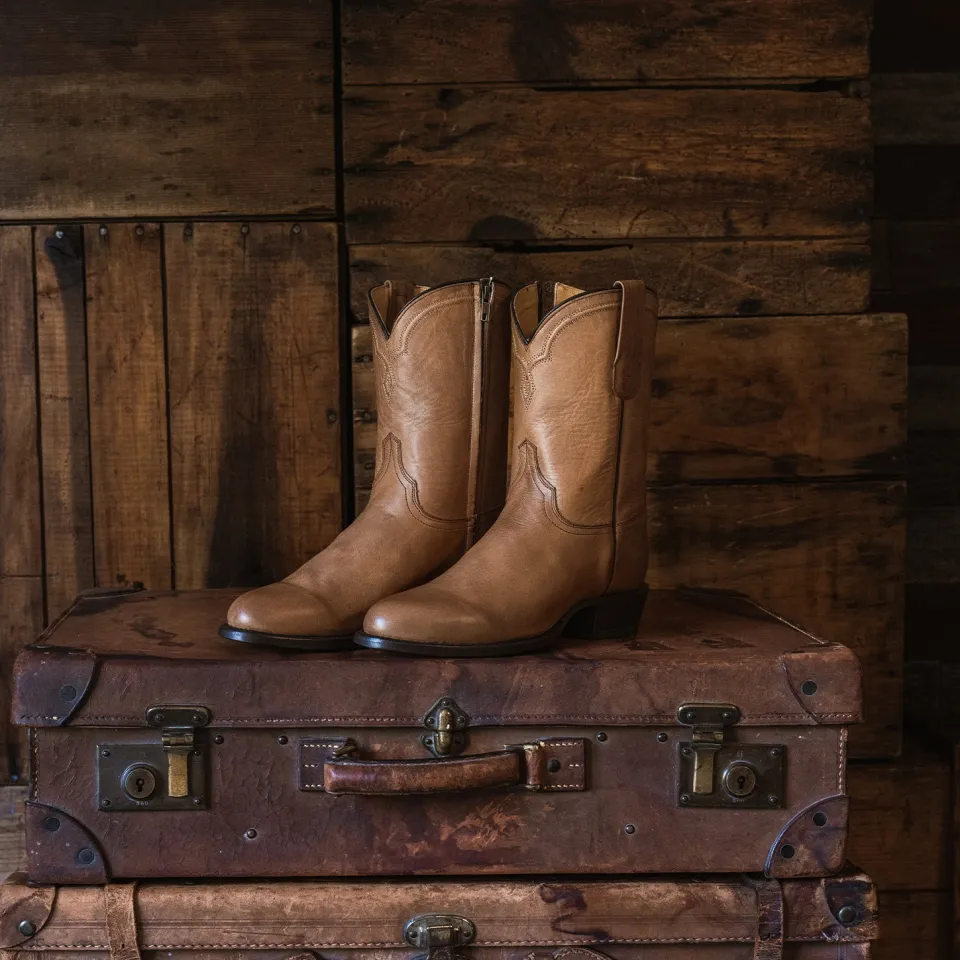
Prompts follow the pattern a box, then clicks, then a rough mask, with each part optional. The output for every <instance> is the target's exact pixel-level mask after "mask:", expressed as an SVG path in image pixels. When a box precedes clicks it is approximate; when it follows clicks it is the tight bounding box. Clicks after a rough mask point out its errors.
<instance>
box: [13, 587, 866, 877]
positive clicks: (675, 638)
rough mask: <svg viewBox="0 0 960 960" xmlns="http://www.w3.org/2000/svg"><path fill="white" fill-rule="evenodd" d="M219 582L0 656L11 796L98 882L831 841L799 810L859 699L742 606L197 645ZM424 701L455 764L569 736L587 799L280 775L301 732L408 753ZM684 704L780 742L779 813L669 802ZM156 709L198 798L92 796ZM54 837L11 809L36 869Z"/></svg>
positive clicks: (780, 629)
mask: <svg viewBox="0 0 960 960" xmlns="http://www.w3.org/2000/svg"><path fill="white" fill-rule="evenodd" d="M223 596H224V594H223V593H222V592H218V591H213V592H206V591H199V592H196V593H192V592H191V593H184V594H180V595H171V594H159V595H151V594H149V593H147V592H141V593H137V594H132V595H129V596H127V597H126V598H114V601H113V602H112V604H111V605H105V601H102V600H101V601H98V605H97V606H96V608H95V609H94V610H93V611H91V612H84V611H85V609H86V607H85V604H84V603H81V604H80V605H79V606H78V607H77V608H75V611H74V613H72V614H71V615H70V616H68V617H66V618H65V619H64V620H63V621H62V622H61V624H60V625H59V627H58V628H57V629H56V630H54V631H53V632H52V633H51V634H50V635H49V636H48V637H47V638H46V641H45V643H44V645H42V646H39V647H34V648H32V649H29V650H27V651H25V652H24V653H23V654H22V655H21V657H20V658H19V660H18V664H17V671H16V677H17V687H16V690H17V693H16V715H17V719H18V721H19V722H21V723H24V722H25V723H28V724H31V725H33V726H34V728H35V729H34V732H33V739H34V750H33V754H32V764H31V768H32V777H33V789H34V799H35V801H37V802H39V803H40V804H44V805H48V806H49V807H52V808H55V809H57V810H59V811H61V812H62V813H63V814H65V815H66V816H68V817H70V818H71V821H72V822H73V823H75V824H76V827H77V829H78V830H80V831H81V832H82V834H83V835H85V836H88V837H89V838H92V840H94V841H96V843H97V844H98V845H99V847H100V849H101V850H102V854H103V857H104V858H105V861H106V864H107V865H109V870H110V875H112V876H113V877H118V878H122V877H144V876H156V877H163V876H166V877H178V876H180V877H209V876H211V875H214V876H217V875H219V876H224V877H226V876H232V877H250V876H278V875H287V876H316V875H325V876H338V875H339V876H385V875H398V874H407V873H409V872H411V871H416V872H419V873H424V874H445V873H446V874H460V875H467V874H487V875H489V874H498V873H499V874H502V873H504V872H510V873H517V874H530V873H538V872H539V873H543V872H556V871H562V872H575V871H583V870H584V869H585V867H586V866H589V868H590V869H591V870H594V871H596V872H597V873H604V872H607V873H619V872H656V871H666V872H678V871H685V870H691V871H692V870H696V871H700V870H707V871H709V870H719V871H727V870H752V871H758V872H759V871H762V870H764V867H765V865H766V861H767V857H768V854H769V852H770V850H771V848H772V847H773V845H774V843H775V841H777V839H778V838H779V837H780V836H781V834H782V833H783V831H784V830H785V829H786V828H787V826H788V825H789V824H794V827H793V828H791V829H794V832H795V833H796V834H797V836H798V837H799V838H800V839H799V840H798V841H797V849H796V851H795V857H794V858H793V860H792V861H791V863H792V864H799V865H805V864H808V863H812V864H814V865H820V866H815V869H816V870H820V869H821V868H823V867H824V866H825V865H826V866H829V865H831V864H833V863H834V862H835V859H836V857H837V855H838V854H837V851H838V850H839V849H840V847H839V846H838V844H841V843H842V838H843V836H844V835H845V830H844V829H843V827H842V826H840V821H838V819H837V818H836V817H834V816H833V815H832V814H831V816H830V817H828V819H827V821H826V823H825V824H824V826H823V827H822V828H820V827H817V826H816V824H815V823H813V822H812V820H810V816H811V814H812V812H813V811H815V810H817V809H818V805H822V804H824V803H825V802H826V801H829V800H830V798H833V797H841V798H842V797H843V795H844V794H845V785H844V765H845V744H846V731H845V725H846V724H847V723H849V722H852V721H854V720H856V719H857V718H858V716H859V710H860V700H859V673H858V666H857V663H856V660H855V658H854V657H853V655H852V654H851V653H850V651H849V650H847V649H846V648H844V647H841V646H838V645H835V644H831V643H826V642H823V641H818V640H815V639H814V638H811V637H810V636H809V635H807V634H805V633H803V632H801V631H800V630H797V629H795V628H792V627H790V626H788V625H786V624H784V623H781V622H779V621H777V620H776V619H775V618H774V617H771V616H769V615H767V614H764V613H763V612H762V611H756V613H757V615H751V611H755V608H752V607H749V606H746V607H744V605H743V603H742V601H741V602H739V603H738V604H729V603H726V602H724V603H722V604H721V605H720V608H718V607H717V606H716V605H715V604H713V603H712V602H711V600H712V599H716V598H712V597H711V596H710V595H707V596H701V595H691V594H689V593H684V592H680V591H663V592H659V591H655V592H653V593H652V594H651V597H650V600H649V601H648V611H647V616H646V617H645V619H644V623H643V624H642V625H641V628H640V631H639V633H638V635H637V636H636V637H628V638H624V639H622V640H618V641H604V642H596V643H569V644H568V643H564V644H561V645H560V646H559V647H558V648H556V649H554V650H551V651H549V652H545V653H542V654H539V655H531V656H522V657H513V658H492V659H472V658H467V659H464V660H460V661H456V662H454V661H449V660H446V661H445V660H433V659H422V658H413V657H384V656H382V655H379V654H377V653H376V652H373V651H361V650H359V649H358V650H357V651H355V652H347V653H341V654H320V655H306V654H284V653H281V652H279V651H272V650H264V651H258V650H254V649H253V648H251V647H249V646H247V645H245V644H238V643H233V642H230V641H226V640H222V639H220V638H219V637H218V636H217V635H216V629H217V626H218V624H219V611H220V609H222V606H221V604H222V600H223ZM69 649H82V650H86V651H89V653H90V655H91V656H94V657H95V658H96V664H97V669H96V675H95V681H94V682H93V683H92V684H91V687H90V689H89V691H88V693H87V696H86V699H85V701H84V703H83V704H82V705H81V707H80V708H79V709H78V710H77V711H76V713H75V714H74V715H73V716H72V717H71V719H70V721H69V723H68V724H66V725H64V726H60V725H58V723H57V722H55V721H50V720H49V719H47V718H48V717H49V710H48V705H47V704H46V702H44V700H43V697H48V696H49V695H50V694H49V690H50V687H49V685H48V686H47V687H44V685H43V684H42V683H40V684H35V683H34V682H33V679H34V678H35V677H38V676H42V675H43V673H44V671H45V670H47V669H48V668H49V664H50V663H51V662H53V661H52V659H51V658H50V656H49V654H50V651H51V650H58V651H61V652H63V651H64V650H69ZM796 664H799V666H796ZM801 678H803V679H801ZM804 680H813V681H815V683H816V687H817V689H816V691H815V692H814V693H812V694H809V695H807V694H803V693H802V687H803V683H804ZM798 685H799V687H800V688H801V691H800V692H798V689H797V688H798ZM38 690H39V691H41V693H40V694H38V693H37V691H38ZM44 691H46V692H44ZM442 697H450V698H452V699H453V700H455V701H456V704H457V706H458V707H459V709H460V710H462V711H463V713H464V714H466V716H467V718H468V723H467V726H466V727H465V729H464V731H463V732H464V734H465V742H464V744H463V747H462V750H461V752H460V755H461V756H465V757H470V756H476V755H478V754H485V753H497V752H501V751H503V750H505V749H511V750H513V749H516V748H517V746H518V745H521V744H527V743H534V742H537V741H540V740H554V741H557V740H560V741H563V740H570V741H581V742H583V743H584V744H585V749H584V751H583V757H582V758H577V757H574V756H572V755H570V756H560V755H559V754H558V755H557V759H559V760H561V762H562V764H565V765H562V766H561V767H560V768H559V769H558V770H557V772H556V774H555V776H557V777H560V776H561V775H562V774H566V773H567V772H568V766H569V768H570V770H574V769H576V770H578V771H579V770H580V768H574V767H573V766H572V764H577V763H581V762H582V763H583V768H582V773H583V774H584V778H585V779H584V782H585V787H586V789H582V790H570V791H559V790H558V791H551V790H547V789H541V790H528V789H525V788H524V787H523V786H518V787H506V788H503V789H500V788H494V789H487V790H476V791H460V792H456V793H450V794H422V795H416V796H407V797H396V796H394V797H380V796H350V795H343V796H336V797H334V796H330V795H328V794H326V793H324V792H309V791H304V790H302V789H301V787H300V783H301V755H302V750H301V742H302V741H304V742H306V741H316V740H317V739H318V738H323V739H324V741H327V740H329V741H341V742H342V741H346V740H352V741H353V742H354V743H355V744H356V753H354V754H351V756H352V757H354V758H355V759H359V760H362V761H379V760H386V761H406V760H422V759H429V757H430V754H429V753H428V751H427V750H426V748H425V747H424V746H423V744H422V743H421V736H422V735H424V734H425V733H427V732H428V728H427V727H426V726H425V722H424V717H425V715H426V714H427V713H428V712H429V711H430V710H431V709H432V708H433V706H434V705H435V704H436V703H437V702H438V700H439V699H440V698H442ZM703 701H707V702H721V703H725V702H733V703H734V704H736V705H737V706H738V707H739V708H740V711H741V713H742V720H741V721H740V723H738V724H737V725H736V726H735V727H733V728H731V730H730V732H729V734H728V736H729V738H730V739H731V741H732V742H734V743H742V744H761V745H768V744H769V745H774V744H775V745H778V746H782V747H783V748H784V750H785V751H786V763H785V774H786V782H785V790H784V792H783V806H782V808H780V809H765V808H764V809H758V810H744V809H737V810H710V809H705V810H698V809H684V808H681V807H680V806H679V805H678V802H677V777H678V772H679V763H680V761H679V756H678V751H679V745H680V743H681V742H684V741H688V740H689V739H690V729H689V728H688V727H685V726H683V725H682V724H680V723H679V721H678V719H677V710H678V708H679V707H680V706H681V704H684V703H688V702H703ZM164 703H167V704H172V703H178V704H182V705H188V706H189V705H195V706H204V707H207V708H209V710H210V711H211V721H210V724H209V726H208V727H205V728H204V729H202V730H201V731H199V732H198V734H197V742H198V748H199V749H201V750H203V752H204V756H205V758H206V759H205V763H206V764H207V774H208V782H209V798H208V799H209V809H198V810H195V811H194V810H190V811H185V812H172V813H164V812H160V811H151V812H142V813H141V812H136V813H127V812H122V813H115V812H111V811H108V810H102V809H99V808H98V797H97V758H98V752H99V750H100V749H102V748H103V747H104V746H108V745H109V744H112V743H123V742H134V743H138V744H142V743H159V741H160V732H159V731H158V730H156V729H153V728H150V727H148V726H147V724H146V721H145V712H146V710H147V708H148V707H151V706H154V705H158V704H159V705H162V704H164ZM658 735H662V736H663V737H664V739H663V740H662V741H661V740H660V739H658ZM218 738H220V739H221V740H222V742H219V743H218V742H217V740H218ZM529 770H530V768H529V767H528V773H529ZM542 776H543V777H544V778H546V780H545V782H549V776H552V775H551V774H549V771H548V772H547V773H546V774H542ZM562 782H563V783H567V782H571V781H568V780H567V779H564V780H563V781H562ZM801 815H803V816H806V818H807V820H810V822H809V823H808V822H807V820H804V819H803V816H801ZM798 817H799V818H800V819H799V820H798ZM797 824H801V826H802V829H800V828H797V827H796V825H797ZM627 825H631V826H632V827H633V828H634V829H633V832H627V831H626V827H627ZM248 830H254V831H256V836H255V839H252V840H251V839H248V838H247V837H246V833H247V831H248ZM65 836H66V834H61V833H59V832H57V833H50V832H49V831H44V830H43V828H42V818H40V819H38V820H37V821H36V822H34V820H32V819H31V817H30V816H29V815H28V837H29V846H28V849H29V850H30V856H31V873H32V875H33V876H34V877H35V878H36V879H38V880H58V881H66V882H88V881H87V880H85V879H84V877H81V876H79V875H78V874H77V872H76V869H75V867H74V866H73V864H74V860H72V859H71V856H72V854H71V850H70V848H68V846H66V845H65V843H64V841H63V839H62V838H63V837H65ZM171 836H176V837H177V838H178V841H177V842H176V843H171V842H170V841H169V838H170V837H171ZM145 851H146V853H147V854H148V855H145V853H144V852H145Z"/></svg>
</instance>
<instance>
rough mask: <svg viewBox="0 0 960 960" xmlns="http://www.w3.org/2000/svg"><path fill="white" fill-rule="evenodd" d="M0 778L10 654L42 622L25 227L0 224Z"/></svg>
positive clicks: (12, 733)
mask: <svg viewBox="0 0 960 960" xmlns="http://www.w3.org/2000/svg"><path fill="white" fill-rule="evenodd" d="M0 291H2V295H0V690H2V692H3V695H2V699H0V749H3V750H4V751H5V755H4V757H2V758H0V782H2V783H10V782H16V781H17V780H18V779H19V777H20V773H21V768H20V762H21V761H25V759H26V755H25V752H23V751H22V750H20V749H19V745H20V744H21V743H22V738H21V737H20V735H19V733H18V732H17V731H16V729H14V728H11V726H10V722H9V714H10V709H9V689H10V679H11V674H12V670H11V668H12V666H13V659H14V657H15V656H16V654H17V651H18V650H19V649H20V647H22V646H23V645H24V644H25V643H28V642H30V641H31V640H33V639H35V637H36V635H37V633H38V632H39V631H40V629H41V628H42V626H43V546H42V541H41V522H40V518H41V512H42V501H41V490H40V462H39V451H38V446H37V379H36V361H37V357H36V323H35V315H34V288H33V231H32V229H31V228H30V227H0Z"/></svg>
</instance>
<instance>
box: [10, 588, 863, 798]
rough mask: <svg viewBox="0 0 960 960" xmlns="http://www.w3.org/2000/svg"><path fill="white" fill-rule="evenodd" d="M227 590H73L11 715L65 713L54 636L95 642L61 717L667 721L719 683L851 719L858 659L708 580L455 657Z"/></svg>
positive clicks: (388, 723)
mask: <svg viewBox="0 0 960 960" xmlns="http://www.w3.org/2000/svg"><path fill="white" fill-rule="evenodd" d="M234 595H235V592H234V593H233V594H231V592H230V591H224V590H197V591H181V592H161V593H151V592H149V591H142V592H139V593H132V594H128V595H125V596H124V595H121V596H115V597H112V598H110V600H109V601H108V600H103V599H101V600H99V601H97V602H96V603H93V602H89V601H86V600H81V601H79V602H78V603H77V604H75V606H74V607H73V609H72V611H71V612H70V614H69V615H68V616H66V617H64V618H63V619H62V620H61V622H60V623H59V625H58V626H57V627H56V629H54V630H53V631H52V632H51V633H50V634H49V635H48V636H47V637H46V638H45V640H44V642H43V644H42V645H37V646H33V647H30V648H28V649H27V650H25V651H24V652H23V653H21V654H20V656H19V658H18V660H17V663H16V668H15V684H14V704H13V712H14V717H15V721H16V722H17V723H20V724H26V725H28V726H35V727H47V726H56V725H58V724H60V723H61V722H62V719H61V714H62V708H61V706H60V704H61V703H62V702H63V701H62V700H61V699H60V694H59V690H58V687H57V683H56V682H53V683H51V682H49V680H48V679H47V677H48V676H49V675H51V674H54V675H56V676H57V677H58V678H59V670H60V667H59V664H60V663H61V662H62V661H63V657H62V656H60V655H59V654H58V652H59V653H62V652H63V651H65V650H78V651H82V652H83V657H88V656H93V657H95V658H96V669H97V672H96V680H95V682H94V683H93V684H91V686H90V689H89V690H88V691H87V694H86V698H85V700H84V701H83V703H82V704H81V705H80V706H79V707H78V709H77V710H76V711H75V712H74V713H73V715H72V716H71V718H70V721H69V723H70V726H72V727H76V726H98V727H112V726H134V727H142V726H144V725H145V720H144V713H145V711H146V709H147V707H149V706H152V705H153V704H155V703H162V702H164V701H165V700H166V701H168V702H169V698H170V697H175V698H176V699H177V700H179V701H180V702H183V703H187V704H197V705H203V706H207V707H209V708H210V710H211V712H212V715H213V723H214V725H215V726H217V727H219V728H223V727H250V726H253V727H257V726H262V727H265V728H272V727H276V726H282V725H290V726H296V727H300V726H308V727H309V726H321V727H331V726H335V725H337V724H341V725H342V724H347V725H349V724H359V725H362V726H376V727H404V726H408V727H409V726H415V727H419V726H420V725H421V722H422V718H423V715H424V714H425V713H426V711H427V710H429V709H430V708H431V707H432V706H433V704H434V703H435V702H436V701H437V699H438V698H439V697H441V696H444V695H449V696H452V697H454V698H455V699H456V700H457V701H458V703H459V704H460V706H461V708H462V709H463V710H465V711H466V712H467V714H468V715H469V717H470V722H471V726H475V725H478V724H501V723H505V724H512V725H520V726H527V725H529V726H538V725H540V726H543V725H550V724H563V723H573V724H616V725H635V724H675V723H676V710H677V707H678V706H679V705H680V704H681V703H683V702H687V701H697V700H706V701H716V702H727V701H729V700H731V699H732V700H733V701H734V702H735V703H736V704H737V706H739V707H740V710H741V713H742V714H743V724H745V725H751V726H757V725H759V726H779V725H783V724H802V725H811V726H812V725H816V724H846V723H852V722H856V721H858V720H859V719H860V710H861V704H860V668H859V664H858V663H857V660H856V657H855V656H854V655H853V654H852V653H851V652H850V650H848V649H847V648H846V647H843V646H840V645H838V644H833V643H829V642H826V641H822V640H817V639H815V638H812V637H810V636H809V635H808V634H805V633H803V632H801V631H800V630H797V629H794V628H792V627H790V626H788V625H786V624H784V623H780V622H778V621H777V620H776V619H775V618H773V617H770V616H768V615H766V614H764V613H763V612H762V611H759V610H757V608H755V607H751V606H750V605H749V604H745V603H744V602H743V601H742V600H741V601H738V602H737V603H736V604H731V603H729V602H728V600H729V598H726V597H722V596H721V597H717V596H715V595H714V594H711V593H706V594H705V595H702V596H701V595H699V594H697V593H695V592H684V591H652V592H651V593H650V596H649V598H648V600H647V605H646V611H645V614H644V619H643V622H642V623H641V625H640V629H639V632H638V633H637V634H636V636H633V637H624V638H623V639H620V640H605V641H595V642H580V641H569V640H568V641H563V642H562V643H561V644H559V645H558V646H557V647H556V648H555V649H552V650H550V651H546V652H543V653H540V654H535V655H529V656H521V657H513V658H510V659H509V660H502V659H496V658H495V659H486V660H484V659H469V658H468V659H465V660H461V661H460V662H458V663H452V662H449V661H444V660H434V659H421V658H412V657H398V656H393V657H384V656H383V655H382V654H380V653H377V652H375V651H368V650H360V649H357V650H354V651H350V652H344V653H332V654H294V653H288V652H283V651H279V650H273V649H269V648H254V647H252V646H250V645H248V644H242V643H234V642H232V641H229V640H224V639H222V638H221V637H219V636H218V635H217V629H218V627H219V625H220V622H221V617H222V611H223V608H224V604H226V603H228V602H229V598H230V597H231V596H234ZM55 654H56V655H55ZM81 659H82V658H81ZM806 680H813V681H814V682H815V683H816V685H817V689H816V692H815V693H814V694H812V695H805V694H803V693H802V692H800V687H801V686H802V684H803V682H804V681H806ZM551 735H552V734H551ZM528 739H530V738H529V737H527V736H523V737H521V738H520V741H518V742H523V741H526V740H528ZM824 764H825V765H829V761H828V760H827V759H826V758H825V759H824ZM840 792H842V791H840Z"/></svg>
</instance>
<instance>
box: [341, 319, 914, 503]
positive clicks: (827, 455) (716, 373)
mask: <svg viewBox="0 0 960 960" xmlns="http://www.w3.org/2000/svg"><path fill="white" fill-rule="evenodd" d="M352 337H353V345H352V354H353V360H354V363H353V396H354V447H355V449H356V450H357V451H362V456H361V458H359V459H358V463H359V464H360V465H361V467H362V464H363V463H365V462H366V461H367V460H368V459H370V457H369V452H370V451H372V450H373V448H374V446H375V437H376V409H375V407H376V393H375V389H374V382H373V363H372V359H371V357H372V348H371V342H370V329H369V327H368V326H366V325H365V326H357V327H354V328H353V331H352ZM906 348H907V329H906V318H905V317H902V316H895V315H886V314H872V315H865V316H841V317H774V318H770V319H759V318H750V319H740V318H730V319H711V320H664V321H661V323H660V328H659V331H658V334H657V358H656V367H655V370H654V388H653V389H654V399H653V402H652V408H651V426H650V441H651V446H650V456H649V462H648V475H649V476H650V478H651V479H652V480H654V481H657V482H667V483H670V482H678V481H690V480H743V479H766V478H785V477H823V476H856V475H868V476H869V475H875V474H890V473H897V472H902V471H903V469H904V466H905V463H904V444H905V442H906V413H905V408H906V398H907V356H906ZM357 482H358V484H359V485H361V486H363V485H365V486H369V485H370V482H372V476H371V475H370V473H369V470H368V469H366V468H362V473H360V474H358V475H357Z"/></svg>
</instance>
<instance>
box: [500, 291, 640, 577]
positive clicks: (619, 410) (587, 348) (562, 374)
mask: <svg viewBox="0 0 960 960" xmlns="http://www.w3.org/2000/svg"><path fill="white" fill-rule="evenodd" d="M657 309H658V308H657V298H656V295H655V294H654V293H653V292H652V291H650V290H648V289H647V288H646V287H645V286H644V284H643V283H642V282H640V281H622V282H618V283H617V284H616V285H615V286H614V287H612V288H611V289H609V290H602V291H598V292H595V293H584V292H583V291H580V290H578V289H576V288H575V287H571V286H568V285H566V284H549V285H538V284H530V285H529V286H527V287H524V288H523V289H521V290H520V291H518V293H517V294H516V296H515V298H514V302H513V320H514V322H513V332H512V336H513V377H514V432H513V457H514V469H513V481H516V480H517V479H518V478H519V474H520V472H521V471H522V470H523V469H524V468H525V466H528V465H529V461H530V459H531V457H533V458H535V461H536V467H537V468H538V470H539V472H540V474H541V475H542V477H543V479H544V480H545V481H546V483H548V484H549V485H550V486H552V487H553V488H554V489H555V491H556V504H557V510H558V513H559V518H558V519H561V520H562V521H565V522H566V523H568V524H570V525H571V526H579V527H583V528H586V527H600V526H604V525H606V526H609V527H610V529H611V532H612V533H613V536H614V541H615V547H616V548H615V552H614V561H613V564H612V569H611V574H610V584H609V586H608V590H609V591H616V590H627V589H633V588H634V587H635V586H636V585H637V584H638V583H639V582H640V581H642V579H643V576H644V574H645V572H646V564H647V537H646V461H647V426H648V421H649V418H650V417H649V407H650V389H651V379H652V370H653V356H654V340H655V337H656V326H657Z"/></svg>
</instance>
